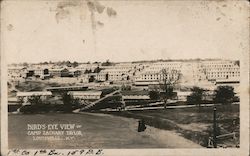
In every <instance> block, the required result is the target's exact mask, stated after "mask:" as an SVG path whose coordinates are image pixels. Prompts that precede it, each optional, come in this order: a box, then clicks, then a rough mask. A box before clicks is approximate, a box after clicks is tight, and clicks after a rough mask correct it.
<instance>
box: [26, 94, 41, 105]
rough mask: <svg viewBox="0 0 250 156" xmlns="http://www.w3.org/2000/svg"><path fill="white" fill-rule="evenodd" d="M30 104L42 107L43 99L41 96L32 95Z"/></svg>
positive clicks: (29, 99) (29, 100)
mask: <svg viewBox="0 0 250 156" xmlns="http://www.w3.org/2000/svg"><path fill="white" fill-rule="evenodd" d="M28 102H29V103H30V104H31V105H40V104H42V99H41V96H35V95H32V96H31V97H29V98H28Z"/></svg>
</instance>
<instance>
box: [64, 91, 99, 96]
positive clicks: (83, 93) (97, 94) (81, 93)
mask: <svg viewBox="0 0 250 156" xmlns="http://www.w3.org/2000/svg"><path fill="white" fill-rule="evenodd" d="M68 94H71V95H73V96H82V95H96V96H101V94H102V91H96V90H90V91H70V92H68Z"/></svg>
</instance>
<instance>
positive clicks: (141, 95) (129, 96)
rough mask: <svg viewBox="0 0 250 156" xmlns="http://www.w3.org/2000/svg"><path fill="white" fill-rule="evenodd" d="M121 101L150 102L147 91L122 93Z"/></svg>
mask: <svg viewBox="0 0 250 156" xmlns="http://www.w3.org/2000/svg"><path fill="white" fill-rule="evenodd" d="M121 94H122V98H123V100H150V97H149V92H148V91H122V92H121Z"/></svg>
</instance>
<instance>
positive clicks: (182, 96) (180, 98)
mask: <svg viewBox="0 0 250 156" xmlns="http://www.w3.org/2000/svg"><path fill="white" fill-rule="evenodd" d="M176 93H177V100H178V101H187V97H188V96H190V95H191V94H192V92H191V91H186V92H183V91H176Z"/></svg>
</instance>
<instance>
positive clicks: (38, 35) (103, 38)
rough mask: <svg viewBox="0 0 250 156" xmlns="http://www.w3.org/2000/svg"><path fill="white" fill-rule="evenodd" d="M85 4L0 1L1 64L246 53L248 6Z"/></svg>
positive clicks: (222, 3)
mask: <svg viewBox="0 0 250 156" xmlns="http://www.w3.org/2000/svg"><path fill="white" fill-rule="evenodd" d="M91 2H93V1H91ZM91 4H93V5H89V6H88V5H87V2H86V1H73V2H72V1H71V2H69V1H68V2H67V1H32V0H26V1H19V0H18V1H14V0H12V1H7V2H6V1H4V2H2V7H3V12H2V19H3V22H2V25H1V26H2V28H1V29H2V31H3V33H2V41H3V42H2V46H3V47H2V48H3V49H2V50H3V52H5V57H6V59H7V61H8V62H9V63H18V62H42V61H59V60H70V61H81V62H86V61H105V60H107V59H109V60H111V61H116V62H117V61H135V60H152V59H186V58H227V59H228V58H229V59H239V58H240V57H241V56H242V53H243V52H247V45H248V34H249V32H248V20H249V19H248V17H247V16H248V10H247V2H246V1H240V2H236V1H228V2H223V1H222V2H216V1H211V2H204V1H155V2H152V1H151V2H150V1H133V2H131V1H100V2H93V3H91Z"/></svg>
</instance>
